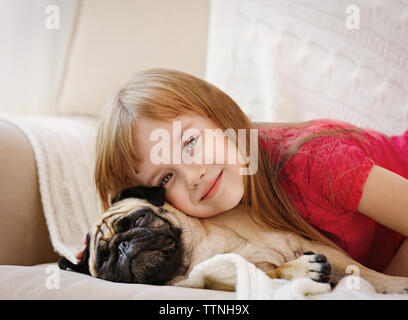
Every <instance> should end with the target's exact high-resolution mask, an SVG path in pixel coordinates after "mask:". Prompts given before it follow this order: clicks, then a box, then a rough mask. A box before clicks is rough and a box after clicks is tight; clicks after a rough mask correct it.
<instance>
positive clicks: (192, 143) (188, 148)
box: [185, 136, 198, 153]
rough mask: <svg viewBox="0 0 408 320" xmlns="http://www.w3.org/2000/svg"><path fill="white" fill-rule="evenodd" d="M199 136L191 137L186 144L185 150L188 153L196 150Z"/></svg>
mask: <svg viewBox="0 0 408 320" xmlns="http://www.w3.org/2000/svg"><path fill="white" fill-rule="evenodd" d="M197 140H198V136H197V137H190V139H189V140H188V141H187V142H186V144H185V148H186V151H187V153H190V152H191V150H192V149H193V148H194V146H195V144H196V143H197Z"/></svg>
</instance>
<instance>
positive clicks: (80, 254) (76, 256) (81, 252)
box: [75, 236, 88, 264]
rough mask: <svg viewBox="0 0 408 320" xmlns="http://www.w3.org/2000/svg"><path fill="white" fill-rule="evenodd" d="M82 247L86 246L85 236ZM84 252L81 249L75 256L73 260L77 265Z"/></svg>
mask: <svg viewBox="0 0 408 320" xmlns="http://www.w3.org/2000/svg"><path fill="white" fill-rule="evenodd" d="M83 244H84V246H85V247H86V246H87V245H88V240H87V236H85V239H84V242H83ZM84 250H85V249H82V250H81V251H79V252H78V253H77V254H76V255H75V258H76V259H77V264H78V263H80V262H81V260H82V257H83V255H84Z"/></svg>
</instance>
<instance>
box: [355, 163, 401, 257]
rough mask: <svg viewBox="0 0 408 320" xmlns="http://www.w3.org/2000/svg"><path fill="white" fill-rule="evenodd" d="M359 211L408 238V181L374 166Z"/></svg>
mask: <svg viewBox="0 0 408 320" xmlns="http://www.w3.org/2000/svg"><path fill="white" fill-rule="evenodd" d="M358 211H359V212H361V213H363V214H365V215H366V216H368V217H370V218H372V219H373V220H375V221H377V222H378V223H380V224H382V225H384V226H386V227H388V228H390V229H393V230H395V231H397V232H399V233H401V234H402V235H404V236H408V180H407V179H405V178H403V177H401V176H400V175H398V174H396V173H393V172H391V171H389V170H387V169H384V168H382V167H379V166H376V165H374V166H373V167H372V169H371V171H370V173H369V175H368V178H367V181H366V184H365V186H364V189H363V195H362V196H361V200H360V203H359V205H358ZM407 264H408V261H407Z"/></svg>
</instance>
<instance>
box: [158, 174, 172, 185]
mask: <svg viewBox="0 0 408 320" xmlns="http://www.w3.org/2000/svg"><path fill="white" fill-rule="evenodd" d="M172 176H173V174H172V173H168V174H166V175H165V176H164V177H163V178H162V179H161V181H160V185H161V186H164V185H165V184H166V183H167V182H169V180H170V179H171V177H172Z"/></svg>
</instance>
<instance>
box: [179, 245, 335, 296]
mask: <svg viewBox="0 0 408 320" xmlns="http://www.w3.org/2000/svg"><path fill="white" fill-rule="evenodd" d="M176 285H177V286H182V287H192V288H208V289H211V288H215V289H218V288H222V287H232V288H234V287H235V290H236V298H237V299H239V300H256V299H306V297H307V296H308V295H312V294H318V293H326V292H329V291H330V285H329V284H323V283H318V282H316V281H313V280H310V279H306V278H302V279H295V280H292V281H289V280H283V279H271V278H269V277H268V276H267V275H266V274H265V273H264V272H263V271H261V270H260V269H258V268H256V267H255V265H253V264H252V263H249V262H248V261H247V260H245V259H244V258H242V257H241V256H239V255H237V254H233V253H227V254H220V255H216V256H214V257H212V258H210V259H208V260H205V261H203V262H201V263H200V264H198V265H196V266H195V267H194V268H193V270H192V271H191V272H190V275H189V278H188V279H186V280H183V281H180V282H178V283H176Z"/></svg>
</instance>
